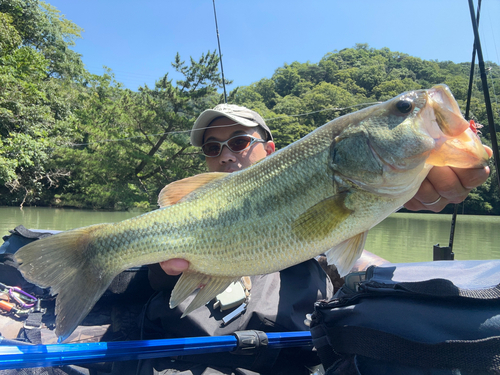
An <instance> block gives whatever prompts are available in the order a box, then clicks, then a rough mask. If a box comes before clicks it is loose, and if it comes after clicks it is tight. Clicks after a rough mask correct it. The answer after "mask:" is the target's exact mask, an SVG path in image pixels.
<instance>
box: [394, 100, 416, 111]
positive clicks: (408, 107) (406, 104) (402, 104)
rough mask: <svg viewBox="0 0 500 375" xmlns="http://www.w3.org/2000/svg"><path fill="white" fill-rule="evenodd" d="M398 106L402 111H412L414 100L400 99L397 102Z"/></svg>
mask: <svg viewBox="0 0 500 375" xmlns="http://www.w3.org/2000/svg"><path fill="white" fill-rule="evenodd" d="M396 108H397V110H398V111H399V112H401V113H404V114H406V113H410V112H411V111H412V109H413V102H412V101H410V100H399V101H398V102H397V103H396Z"/></svg>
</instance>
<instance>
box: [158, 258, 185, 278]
mask: <svg viewBox="0 0 500 375" xmlns="http://www.w3.org/2000/svg"><path fill="white" fill-rule="evenodd" d="M160 267H161V268H162V269H163V271H165V273H166V274H167V275H170V276H176V275H179V274H181V273H183V272H184V271H186V270H187V269H188V268H189V262H188V261H187V260H185V259H169V260H166V261H165V262H161V263H160Z"/></svg>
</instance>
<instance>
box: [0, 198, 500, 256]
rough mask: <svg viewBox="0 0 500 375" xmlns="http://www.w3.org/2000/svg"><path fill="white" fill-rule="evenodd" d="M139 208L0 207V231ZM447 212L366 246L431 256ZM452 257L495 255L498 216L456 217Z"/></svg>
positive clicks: (397, 217)
mask: <svg viewBox="0 0 500 375" xmlns="http://www.w3.org/2000/svg"><path fill="white" fill-rule="evenodd" d="M139 214H140V213H139V212H116V211H91V210H79V209H60V208H42V207H27V208H23V209H22V210H21V209H20V208H18V207H0V234H1V236H4V235H6V234H8V230H9V229H14V228H15V227H16V226H18V225H20V224H22V225H24V226H25V227H26V228H28V229H51V230H68V229H73V228H78V227H83V226H86V225H91V224H97V223H112V222H117V221H120V220H125V219H129V218H131V217H134V216H137V215H139ZM450 226H451V215H440V214H422V213H395V214H393V215H391V216H389V217H388V218H387V219H385V220H384V221H383V222H382V223H380V224H379V225H377V226H376V227H374V228H372V229H371V230H370V232H369V234H368V239H367V243H366V246H365V248H366V249H367V250H369V251H371V252H372V253H375V254H377V255H379V256H381V257H382V258H385V259H387V260H389V261H391V262H394V263H403V262H423V261H431V260H432V247H433V245H436V244H440V245H441V246H448V242H449V237H450ZM453 252H454V253H455V259H457V260H467V259H499V258H500V216H473V215H459V216H458V218H457V224H456V228H455V240H454V244H453Z"/></svg>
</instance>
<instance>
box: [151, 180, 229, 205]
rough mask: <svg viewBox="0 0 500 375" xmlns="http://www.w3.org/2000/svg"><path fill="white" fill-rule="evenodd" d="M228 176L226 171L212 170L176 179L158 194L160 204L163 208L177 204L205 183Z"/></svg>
mask: <svg viewBox="0 0 500 375" xmlns="http://www.w3.org/2000/svg"><path fill="white" fill-rule="evenodd" d="M227 176H228V174H227V173H224V172H210V173H202V174H198V175H196V176H192V177H188V178H184V179H182V180H179V181H174V182H172V183H171V184H168V185H167V186H165V187H164V188H163V189H162V190H161V191H160V194H159V195H158V206H160V208H161V207H165V206H170V205H173V204H176V203H177V202H179V200H181V199H182V198H184V197H185V196H186V195H188V194H189V193H192V192H193V191H195V190H196V189H198V188H200V187H202V186H203V185H205V184H208V183H209V182H212V181H215V180H218V179H219V178H223V177H227Z"/></svg>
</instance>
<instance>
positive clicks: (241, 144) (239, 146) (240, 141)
mask: <svg viewBox="0 0 500 375" xmlns="http://www.w3.org/2000/svg"><path fill="white" fill-rule="evenodd" d="M250 142H252V138H250V137H248V136H245V135H242V136H241V137H234V138H232V139H230V140H229V142H228V143H227V145H228V146H229V148H230V149H231V150H232V151H234V152H238V151H243V150H244V149H246V148H247V147H248V145H249V144H250Z"/></svg>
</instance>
